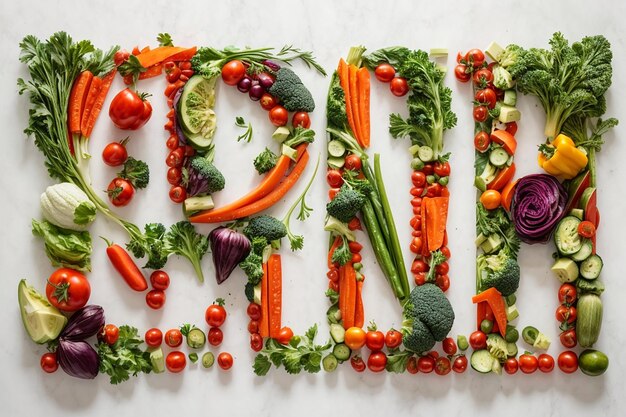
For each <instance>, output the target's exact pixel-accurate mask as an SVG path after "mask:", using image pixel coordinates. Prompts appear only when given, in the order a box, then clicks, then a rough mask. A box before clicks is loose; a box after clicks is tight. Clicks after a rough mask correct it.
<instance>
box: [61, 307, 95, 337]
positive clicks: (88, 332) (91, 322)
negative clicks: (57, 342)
mask: <svg viewBox="0 0 626 417" xmlns="http://www.w3.org/2000/svg"><path fill="white" fill-rule="evenodd" d="M102 326H104V310H103V309H102V307H100V306H97V305H88V306H85V307H83V308H81V309H80V310H77V311H76V312H75V313H74V315H73V316H72V317H71V318H70V320H69V321H68V322H67V325H66V326H65V328H64V329H63V331H62V332H61V334H60V335H59V338H61V339H64V340H72V341H78V340H84V339H87V338H88V337H91V336H93V335H95V334H96V333H98V332H99V331H100V329H102Z"/></svg>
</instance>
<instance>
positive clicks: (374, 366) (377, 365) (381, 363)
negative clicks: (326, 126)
mask: <svg viewBox="0 0 626 417" xmlns="http://www.w3.org/2000/svg"><path fill="white" fill-rule="evenodd" d="M394 79H395V78H394ZM385 366H387V355H385V354H384V353H383V352H372V353H371V354H370V356H369V357H368V358H367V368H368V369H369V370H370V371H372V372H382V371H384V370H385Z"/></svg>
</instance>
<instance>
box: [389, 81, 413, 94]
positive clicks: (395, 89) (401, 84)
mask: <svg viewBox="0 0 626 417" xmlns="http://www.w3.org/2000/svg"><path fill="white" fill-rule="evenodd" d="M389 89H390V90H391V94H393V95H394V96H396V97H402V96H404V95H406V93H408V92H409V83H407V81H406V78H403V77H395V78H394V79H393V80H391V82H390V83H389Z"/></svg>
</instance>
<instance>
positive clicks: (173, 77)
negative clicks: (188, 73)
mask: <svg viewBox="0 0 626 417" xmlns="http://www.w3.org/2000/svg"><path fill="white" fill-rule="evenodd" d="M181 75H182V71H181V70H180V68H178V67H174V68H172V69H171V70H170V71H169V72H168V73H167V75H166V76H165V79H166V80H167V82H168V83H175V82H176V81H178V80H179V79H180V76H181Z"/></svg>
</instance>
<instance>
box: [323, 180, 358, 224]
mask: <svg viewBox="0 0 626 417" xmlns="http://www.w3.org/2000/svg"><path fill="white" fill-rule="evenodd" d="M365 201H366V199H365V196H364V195H363V194H361V193H360V192H358V191H356V190H354V189H352V188H349V187H347V186H345V185H344V186H342V187H341V189H340V190H339V192H338V193H337V195H336V196H335V198H333V199H332V200H331V201H330V203H328V204H326V212H328V214H329V215H330V216H332V217H334V218H336V219H338V220H340V221H342V222H344V223H348V222H349V221H350V220H352V218H353V217H354V216H356V214H357V213H358V212H359V210H361V208H362V207H363V205H364V204H365Z"/></svg>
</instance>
